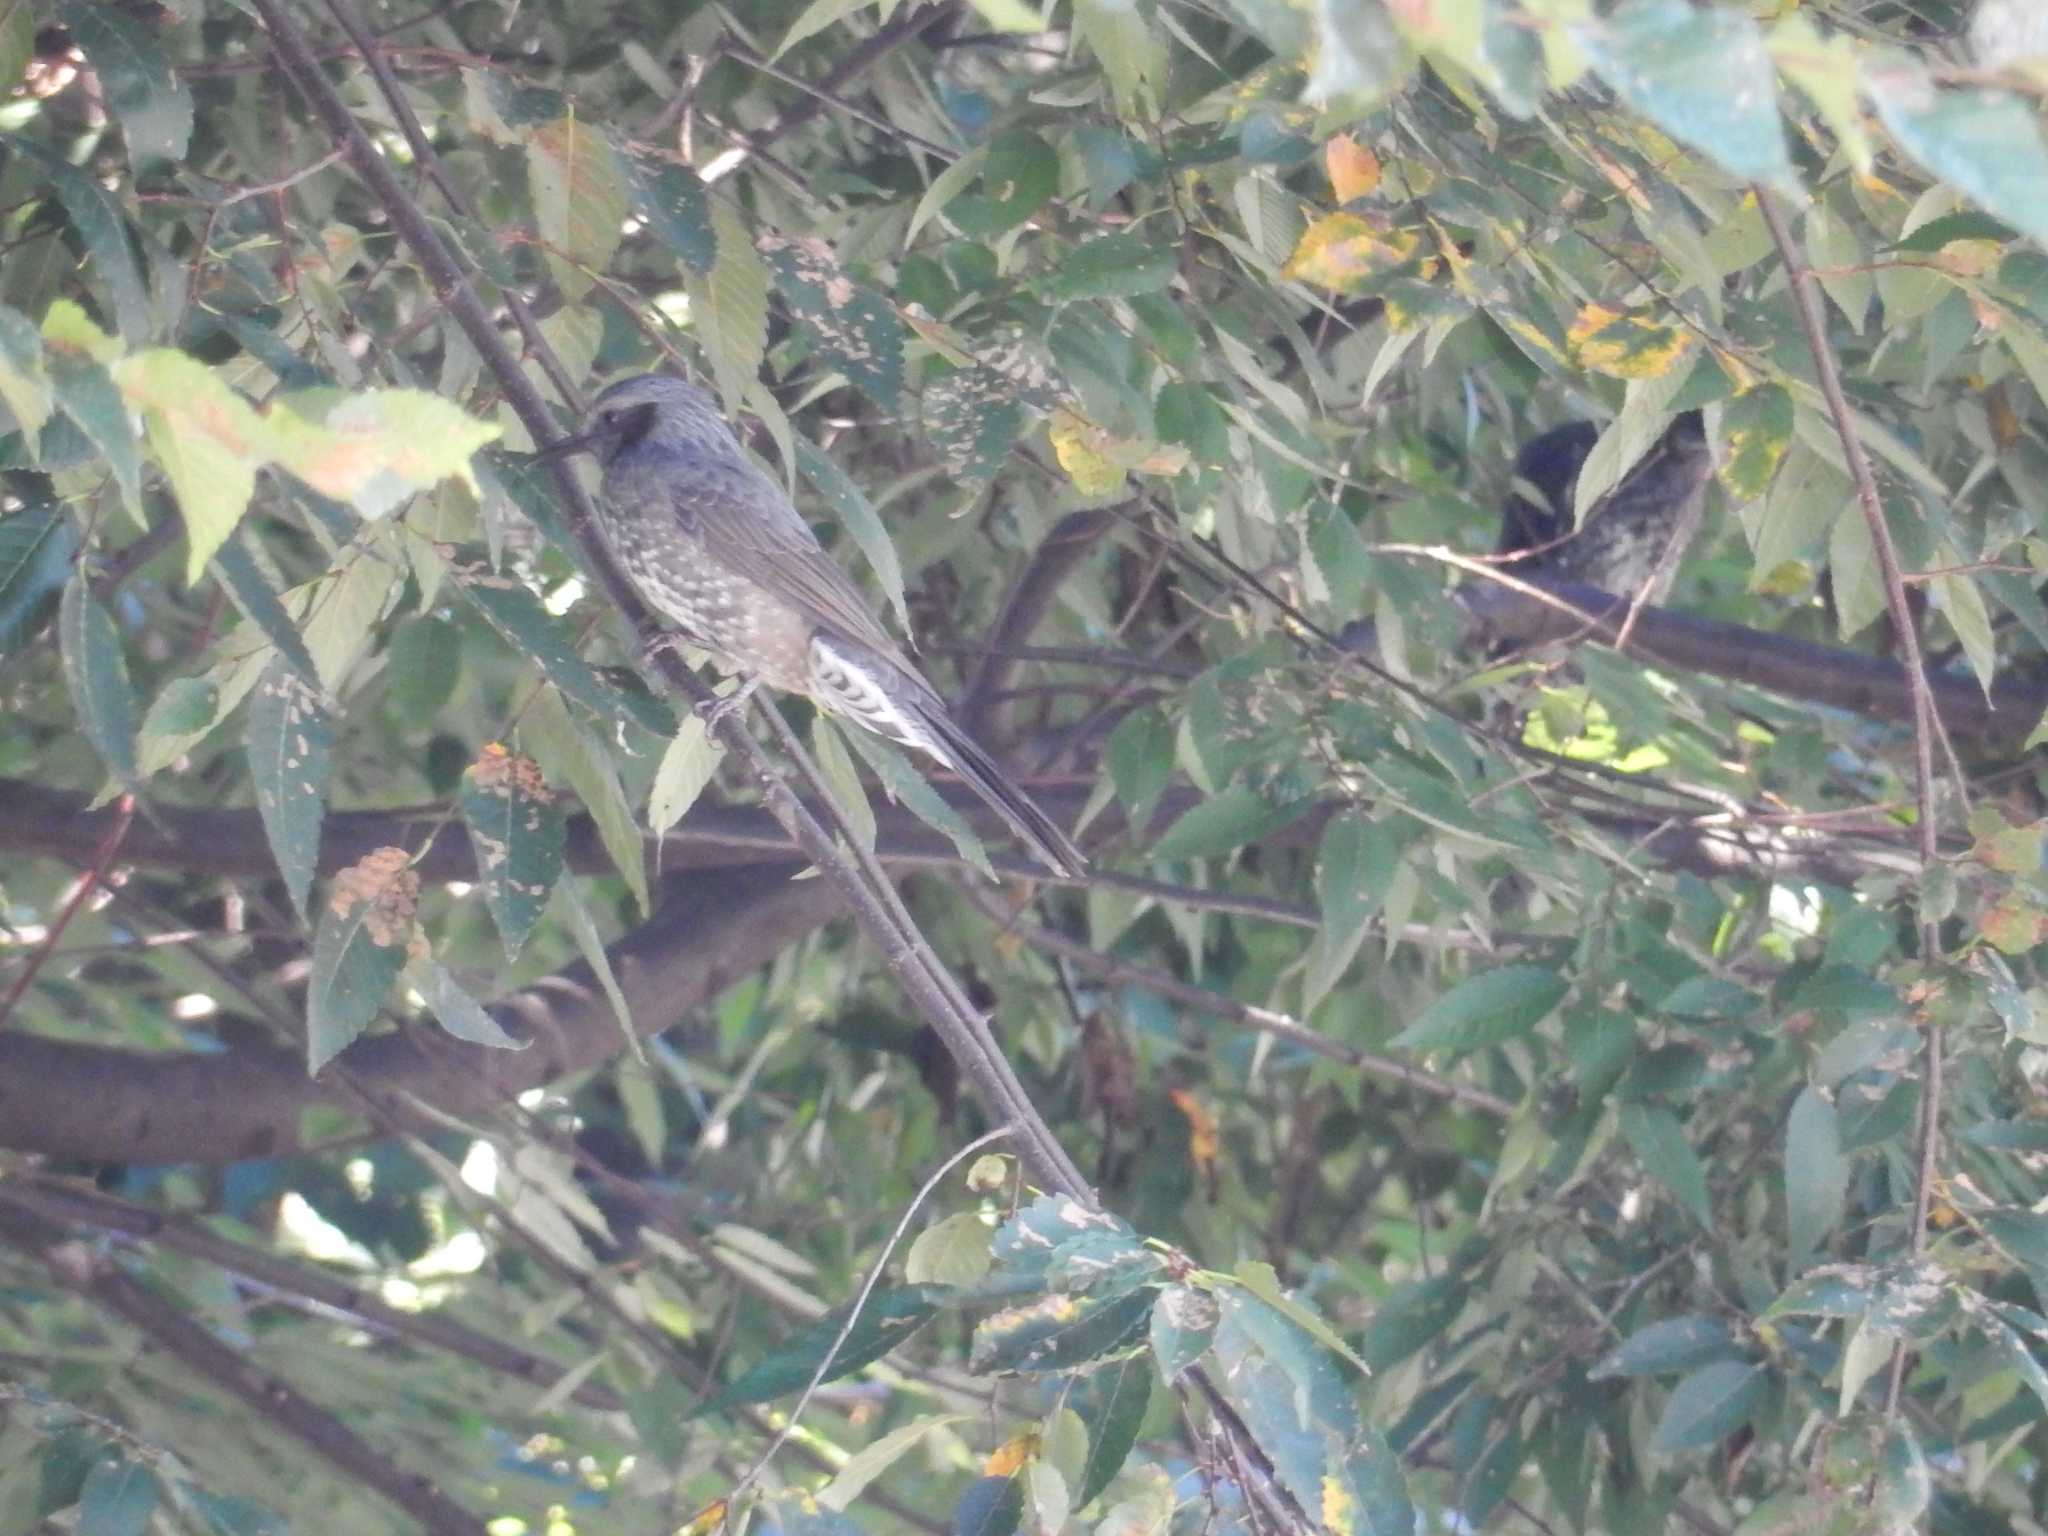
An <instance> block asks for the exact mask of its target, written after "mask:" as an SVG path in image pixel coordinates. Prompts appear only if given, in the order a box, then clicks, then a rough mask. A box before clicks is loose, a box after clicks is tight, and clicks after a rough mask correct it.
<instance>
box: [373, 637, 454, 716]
mask: <svg viewBox="0 0 2048 1536" xmlns="http://www.w3.org/2000/svg"><path fill="white" fill-rule="evenodd" d="M461 664H462V631H460V630H459V629H457V628H456V627H455V626H454V625H453V624H451V623H449V622H448V620H446V619H444V618H441V617H440V616H439V615H437V614H431V613H423V614H420V615H419V616H418V617H416V618H414V619H412V620H411V621H410V622H408V623H407V624H405V625H404V626H403V627H402V628H401V629H400V630H399V631H398V633H397V634H395V635H393V636H392V637H391V648H390V650H389V651H387V652H386V653H385V666H384V675H385V677H386V678H387V679H388V680H389V683H390V689H391V693H390V699H391V708H392V710H393V711H394V712H395V713H396V714H397V715H398V717H399V718H400V719H401V720H403V721H404V722H405V723H406V724H407V725H409V726H413V727H419V726H423V725H426V724H428V723H430V722H431V721H432V720H433V718H434V716H435V715H437V714H439V713H440V712H441V706H442V705H444V704H446V703H447V702H448V700H449V698H450V697H451V696H452V695H453V694H454V692H455V682H456V677H457V674H458V673H459V671H460V669H461Z"/></svg>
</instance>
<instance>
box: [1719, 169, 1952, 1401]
mask: <svg viewBox="0 0 2048 1536" xmlns="http://www.w3.org/2000/svg"><path fill="white" fill-rule="evenodd" d="M1756 200H1757V208H1758V211H1759V212H1761V213H1762V214H1763V218H1764V224H1765V225H1766V227H1768V228H1769V230H1770V232H1771V241H1772V243H1773V244H1774V245H1776V246H1777V248H1778V259H1779V260H1780V261H1782V262H1783V263H1784V264H1785V273H1786V277H1787V279H1788V280H1789V282H1790V284H1791V289H1792V300H1793V304H1794V307H1795V308H1796V309H1797V310H1798V313H1799V328H1800V330H1801V331H1803V332H1804V333H1805V336H1806V346H1807V350H1808V351H1809V352H1810V353H1811V354H1812V356H1813V366H1814V374H1815V376H1816V378H1818V380H1819V381H1820V391H1821V396H1822V398H1823V399H1825V400H1826V401H1827V406H1828V414H1829V416H1830V417H1832V418H1833V419H1834V424H1835V435H1836V436H1837V437H1838V438H1839V439H1840V440H1841V444H1842V454H1843V457H1844V458H1845V459H1846V460H1847V462H1848V466H1849V478H1850V480H1851V481H1852V482H1853V483H1854V485H1855V487H1856V499H1857V502H1858V503H1859V504H1860V505H1861V506H1862V508H1863V521H1864V523H1865V525H1866V526H1867V527H1868V528H1869V530H1870V543H1871V548H1872V549H1873V551H1874V552H1875V553H1876V555H1877V569H1878V574H1879V576H1880V577H1881V578H1882V580H1883V582H1884V601H1885V609H1886V611H1887V612H1888V613H1889V614H1890V616H1891V623H1892V634H1893V637H1894V638H1895V639H1896V640H1897V642H1898V647H1899V660H1900V663H1901V665H1902V666H1904V668H1905V671H1906V686H1907V687H1908V689H1910V690H1911V694H1912V700H1913V799H1914V804H1915V807H1916V809H1917V811H1918V814H1919V826H1918V828H1917V830H1918V832H1919V834H1920V874H1921V878H1922V879H1923V880H1924V879H1925V878H1926V877H1927V875H1928V873H1929V872H1930V871H1931V870H1932V869H1933V868H1934V865H1935V863H1936V861H1937V860H1938V859H1939V858H1940V848H1939V844H1938V838H1939V835H1940V833H1939V828H1938V824H1937V822H1936V820H1935V805H1934V742H1935V736H1936V733H1937V732H1938V731H1939V730H1940V729H1941V724H1940V720H1939V717H1938V716H1937V715H1936V713H1935V707H1934V692H1933V689H1932V688H1930V687H1929V686H1928V681H1927V670H1926V667H1925V666H1924V665H1923V664H1922V662H1921V659H1920V634H1919V627H1918V625H1917V624H1916V623H1915V622H1914V619H1913V609H1912V605H1911V604H1910V603H1909V602H1908V600H1907V597H1906V582H1905V577H1904V574H1903V573H1902V571H1901V568H1900V566H1899V554H1898V550H1897V549H1896V548H1895V547H1894V546H1893V544H1892V534H1891V529H1890V528H1889V527H1887V526H1886V524H1885V520H1884V504H1883V502H1882V501H1881V500H1880V499H1879V497H1878V492H1877V480H1876V478H1875V477H1874V476H1873V475H1872V474H1871V471H1870V459H1869V456H1868V455H1867V454H1865V453H1864V451H1863V442H1862V439H1861V438H1859V437H1858V436H1857V435H1856V426H1855V423H1854V422H1853V421H1852V420H1851V419H1850V414H1849V402H1848V399H1847V398H1846V397H1845V396H1844V395H1843V393H1842V378H1841V371H1840V370H1839V369H1838V368H1837V367H1836V366H1835V355H1834V352H1833V350H1832V349H1831V348H1830V347H1829V345H1828V337H1827V326H1826V322H1825V321H1824V319H1823V318H1822V314H1821V305H1820V300H1819V298H1818V297H1817V296H1816V294H1815V292H1814V287H1815V279H1814V275H1813V273H1812V272H1811V271H1810V270H1808V268H1807V265H1806V258H1805V256H1804V254H1803V253H1802V252H1801V250H1800V248H1799V246H1798V245H1797V244H1796V243H1795V242H1794V241H1793V239H1792V232H1791V230H1790V229H1789V228H1788V227H1787V226H1786V223H1785V215H1784V211H1783V210H1782V209H1781V208H1780V207H1779V206H1778V199H1777V194H1776V193H1774V192H1772V191H1771V190H1770V189H1769V188H1767V187H1762V186H1759V187H1758V188H1757V189H1756ZM1959 777H1960V775H1959ZM1940 952H1941V935H1940V930H1939V928H1938V927H1937V925H1936V924H1935V923H1934V921H1933V920H1932V919H1931V918H1928V917H1926V916H1924V915H1923V916H1922V918H1921V921H1920V961H1921V964H1923V965H1932V964H1933V963H1934V960H1935V957H1936V956H1937V955H1938V954H1939V953H1940ZM1923 1027H1924V1028H1925V1029H1926V1032H1927V1044H1926V1052H1925V1057H1924V1065H1923V1066H1922V1068H1921V1084H1920V1124H1919V1127H1918V1132H1917V1134H1918V1138H1919V1146H1918V1148H1917V1153H1918V1155H1917V1158H1916V1161H1917V1162H1918V1164H1919V1168H1918V1174H1917V1186H1918V1187H1917V1188H1915V1190H1914V1191H1913V1211H1912V1216H1911V1221H1910V1225H1909V1226H1908V1228H1907V1233H1906V1245H1907V1250H1908V1252H1910V1253H1911V1254H1913V1256H1914V1257H1916V1258H1917V1257H1918V1256H1919V1255H1920V1254H1921V1253H1922V1252H1924V1251H1925V1250H1926V1247H1927V1214H1928V1211H1929V1209H1930V1207H1931V1204H1932V1201H1933V1197H1934V1180H1935V1173H1936V1162H1937V1159H1938V1155H1939V1148H1940V1140H1941V1134H1940V1133H1941V1098H1942V1043H1943V1042H1942V1029H1941V1024H1940V1022H1939V1021H1938V1020H1937V1019H1935V1018H1934V1017H1933V1015H1932V1014H1931V1013H1930V1014H1927V1015H1925V1016H1924V1023H1923ZM1911 1347H1912V1346H1911V1342H1910V1340H1908V1339H1906V1338H1905V1337H1903V1336H1901V1337H1900V1339H1899V1340H1898V1342H1897V1343H1896V1344H1894V1345H1893V1346H1892V1358H1891V1366H1890V1370H1889V1372H1888V1374H1887V1376H1886V1379H1885V1392H1884V1416H1885V1418H1886V1419H1887V1420H1890V1419H1893V1418H1896V1417H1897V1416H1898V1411H1899V1398H1900V1395H1901V1393H1902V1392H1903V1391H1904V1388H1905V1379H1906V1356H1907V1355H1908V1354H1909V1353H1910V1351H1911Z"/></svg>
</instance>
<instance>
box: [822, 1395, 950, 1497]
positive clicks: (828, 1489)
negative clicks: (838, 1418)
mask: <svg viewBox="0 0 2048 1536" xmlns="http://www.w3.org/2000/svg"><path fill="white" fill-rule="evenodd" d="M805 1379H806V1380H808V1379H809V1378H808V1377H806V1378H805ZM969 1417H970V1415H968V1414H964V1413H935V1414H931V1415H929V1416H927V1417H925V1418H921V1419H916V1420H913V1421H912V1422H911V1423H908V1424H904V1425H900V1426H898V1427H897V1428H895V1429H892V1430H890V1431H889V1433H888V1434H886V1435H884V1436H882V1438H881V1439H879V1440H873V1441H870V1442H869V1443H868V1444H866V1445H864V1446H862V1447H861V1448H860V1449H859V1450H857V1451H855V1452H854V1453H853V1454H852V1455H851V1456H849V1457H847V1458H846V1460H845V1461H844V1462H843V1463H841V1465H840V1467H839V1470H838V1471H837V1472H835V1473H834V1474H833V1475H832V1481H831V1482H829V1483H827V1484H826V1485H825V1486H824V1487H822V1488H820V1489H819V1490H818V1491H817V1494H816V1495H815V1497H816V1499H817V1502H818V1503H819V1504H821V1505H823V1506H824V1507H825V1508H826V1509H828V1510H833V1511H840V1510H844V1509H845V1508H846V1507H847V1506H848V1505H850V1504H851V1503H853V1501H854V1500H855V1499H857V1498H859V1497H860V1496H861V1495H862V1494H863V1493H865V1492H866V1491H867V1486H868V1484H869V1483H872V1482H873V1481H874V1480H875V1479H876V1478H878V1477H880V1476H881V1475H882V1474H883V1473H884V1472H886V1471H888V1470H889V1468H891V1467H892V1466H894V1465H895V1464H896V1463H897V1462H898V1461H900V1460H902V1458H903V1457H904V1456H905V1455H907V1454H908V1453H909V1452H911V1451H912V1450H914V1449H916V1447H917V1445H918V1443H919V1442H920V1441H922V1440H923V1439H924V1438H925V1437H926V1436H927V1435H930V1434H931V1433H933V1432H934V1431H935V1430H940V1429H945V1428H947V1427H948V1426H949V1425H953V1424H958V1423H960V1422H961V1421H962V1420H963V1419H966V1418H969Z"/></svg>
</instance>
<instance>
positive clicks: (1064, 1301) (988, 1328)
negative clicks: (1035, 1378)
mask: <svg viewBox="0 0 2048 1536" xmlns="http://www.w3.org/2000/svg"><path fill="white" fill-rule="evenodd" d="M1158 1294H1159V1292H1158V1288H1157V1287H1155V1286H1145V1287H1142V1288H1141V1289H1139V1290H1135V1291H1126V1292H1123V1293H1121V1294H1118V1295H1114V1296H1111V1297H1109V1298H1108V1299H1106V1300H1102V1301H1097V1300H1094V1299H1093V1298H1090V1297H1085V1296H1070V1295H1066V1294H1063V1293H1054V1294H1052V1295H1049V1296H1043V1297H1040V1298H1039V1299H1038V1300H1037V1301H1034V1302H1030V1303H1028V1304H1026V1305H1024V1306H1020V1307H1006V1308H1004V1309H1003V1310H1002V1311H1000V1312H997V1313H995V1314H993V1315H992V1316H989V1317H986V1318H984V1319H982V1321H981V1323H980V1324H979V1326H977V1327H976V1328H975V1330H974V1343H973V1346H972V1347H971V1349H970V1350H969V1352H968V1359H967V1368H968V1369H969V1370H971V1371H973V1372H975V1373H976V1374H981V1375H985V1374H989V1373H992V1372H1012V1371H1018V1372H1021V1371H1064V1370H1071V1369H1072V1368H1073V1367H1075V1366H1077V1365H1085V1364H1086V1363H1087V1362H1089V1361H1090V1360H1098V1359H1101V1358H1102V1357H1103V1356H1105V1355H1112V1354H1116V1353H1118V1352H1120V1351H1123V1350H1126V1349H1129V1348H1131V1347H1132V1346H1133V1345H1137V1344H1142V1343H1143V1342H1144V1338H1145V1328H1146V1324H1147V1322H1148V1320H1149V1319H1150V1317H1151V1314H1152V1303H1153V1301H1154V1299H1155V1298H1156V1297H1157V1296H1158Z"/></svg>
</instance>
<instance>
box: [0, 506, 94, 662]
mask: <svg viewBox="0 0 2048 1536" xmlns="http://www.w3.org/2000/svg"><path fill="white" fill-rule="evenodd" d="M23 500H24V502H25V505H24V506H23V507H22V508H21V510H20V511H18V512H5V513H0V646H6V645H8V644H10V643H11V642H12V641H13V640H14V639H15V637H16V636H17V635H18V634H19V633H20V631H21V630H22V628H23V627H24V626H25V625H26V624H27V623H28V622H29V620H30V619H31V618H32V617H34V615H35V613H36V611H37V609H39V608H40V607H41V606H42V604H43V603H44V601H45V600H47V599H48V598H49V596H50V594H51V593H53V592H58V591H61V590H62V589H63V587H64V584H65V582H66V580H67V579H68V578H69V577H70V575H71V562H72V560H73V559H74V558H75V557H76V555H77V553H78V535H77V533H76V532H75V531H74V530H73V529H72V526H71V519H70V518H69V517H67V516H66V515H65V513H64V507H63V504H62V503H61V502H59V501H57V500H56V499H55V498H54V497H47V496H31V497H25V498H23Z"/></svg>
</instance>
